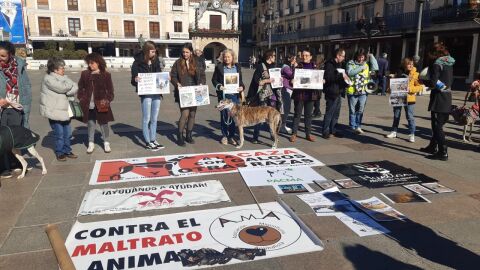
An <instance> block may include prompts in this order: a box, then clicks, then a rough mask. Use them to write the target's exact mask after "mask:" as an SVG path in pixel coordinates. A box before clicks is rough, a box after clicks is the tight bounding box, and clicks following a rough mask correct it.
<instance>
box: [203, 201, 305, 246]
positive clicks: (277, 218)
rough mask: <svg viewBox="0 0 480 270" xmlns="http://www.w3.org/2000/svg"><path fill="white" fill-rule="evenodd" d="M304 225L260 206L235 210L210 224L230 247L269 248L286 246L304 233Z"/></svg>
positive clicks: (221, 242)
mask: <svg viewBox="0 0 480 270" xmlns="http://www.w3.org/2000/svg"><path fill="white" fill-rule="evenodd" d="M301 234H302V230H301V228H300V226H298V224H297V223H296V222H295V220H293V219H292V218H291V217H290V216H287V215H285V214H282V213H279V212H276V211H269V210H264V212H263V214H262V213H261V212H260V210H259V209H244V210H238V211H234V212H231V213H228V214H225V215H222V216H220V217H218V218H216V219H215V220H214V221H213V222H212V223H211V224H210V235H211V236H212V237H213V239H215V241H217V242H218V243H220V244H222V245H224V246H226V247H230V248H263V249H265V250H267V251H269V250H270V251H272V250H279V249H282V248H286V247H288V246H290V245H292V244H293V243H295V242H296V241H297V240H298V239H299V238H300V236H301Z"/></svg>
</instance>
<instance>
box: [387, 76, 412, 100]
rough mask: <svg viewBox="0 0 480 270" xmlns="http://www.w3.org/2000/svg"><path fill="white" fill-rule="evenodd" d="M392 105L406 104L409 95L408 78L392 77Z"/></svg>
mask: <svg viewBox="0 0 480 270" xmlns="http://www.w3.org/2000/svg"><path fill="white" fill-rule="evenodd" d="M390 91H391V94H390V97H389V102H390V105H392V106H394V107H397V106H406V105H407V96H408V78H398V79H390Z"/></svg>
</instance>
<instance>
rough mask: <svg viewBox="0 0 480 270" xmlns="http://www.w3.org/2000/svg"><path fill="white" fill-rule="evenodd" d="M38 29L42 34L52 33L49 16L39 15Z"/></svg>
mask: <svg viewBox="0 0 480 270" xmlns="http://www.w3.org/2000/svg"><path fill="white" fill-rule="evenodd" d="M38 30H39V31H40V36H51V35H52V22H51V20H50V18H49V17H38Z"/></svg>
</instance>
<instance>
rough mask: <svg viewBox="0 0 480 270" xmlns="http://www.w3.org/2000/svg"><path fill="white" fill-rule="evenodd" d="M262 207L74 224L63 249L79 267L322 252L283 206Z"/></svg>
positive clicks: (166, 265) (225, 261)
mask: <svg viewBox="0 0 480 270" xmlns="http://www.w3.org/2000/svg"><path fill="white" fill-rule="evenodd" d="M260 207H261V209H262V210H263V212H261V211H260V210H259V206H257V205H242V206H235V207H227V208H219V209H208V210H200V211H193V212H182V213H175V214H168V215H162V216H147V217H137V218H128V219H119V220H109V221H100V222H89V223H79V222H76V223H75V224H74V225H73V227H72V229H71V231H70V234H69V235H68V237H67V240H66V242H65V245H66V247H67V251H68V253H69V254H70V256H71V258H72V260H73V263H74V265H75V267H76V269H145V270H148V269H160V268H161V269H167V270H168V269H172V270H178V269H201V268H207V267H208V268H210V267H214V266H220V265H231V264H237V263H248V262H251V261H258V260H262V259H269V258H275V257H281V256H287V255H292V254H303V253H307V252H318V251H322V250H323V248H324V247H323V243H322V242H321V241H320V240H319V239H314V238H311V237H310V236H309V234H307V232H306V231H305V230H306V229H307V228H304V227H301V226H300V225H299V224H298V223H297V221H296V220H295V219H294V218H293V217H292V216H291V215H290V214H288V212H287V211H286V210H285V209H284V208H283V207H282V206H281V205H280V204H278V203H277V202H271V203H262V204H260ZM312 237H313V236H312Z"/></svg>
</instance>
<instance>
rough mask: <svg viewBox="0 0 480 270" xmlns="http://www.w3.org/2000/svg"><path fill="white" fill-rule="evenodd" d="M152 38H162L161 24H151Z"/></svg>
mask: <svg viewBox="0 0 480 270" xmlns="http://www.w3.org/2000/svg"><path fill="white" fill-rule="evenodd" d="M149 28H150V38H160V23H159V22H150V23H149Z"/></svg>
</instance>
